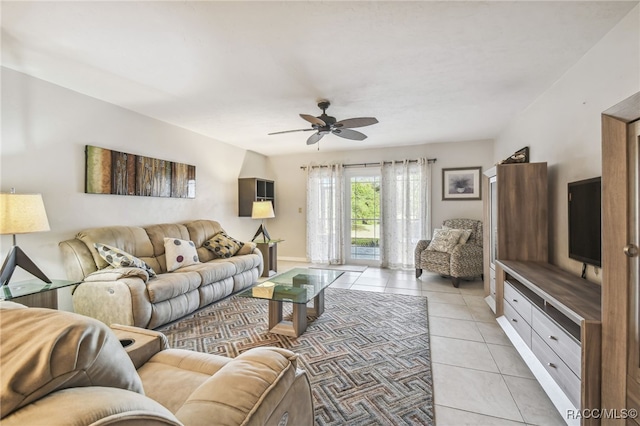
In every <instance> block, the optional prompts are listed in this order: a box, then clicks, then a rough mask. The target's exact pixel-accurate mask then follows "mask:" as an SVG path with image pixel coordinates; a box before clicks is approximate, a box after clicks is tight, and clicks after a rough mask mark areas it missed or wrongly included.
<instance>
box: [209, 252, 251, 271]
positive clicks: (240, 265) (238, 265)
mask: <svg viewBox="0 0 640 426" xmlns="http://www.w3.org/2000/svg"><path fill="white" fill-rule="evenodd" d="M220 261H222V262H227V263H231V264H233V266H235V273H236V274H239V273H242V272H245V271H248V270H250V269H253V268H257V267H258V266H259V265H260V263H262V257H261V256H260V255H257V254H245V255H244V256H233V257H230V258H229V259H215V260H213V261H212V262H209V263H217V262H220Z"/></svg>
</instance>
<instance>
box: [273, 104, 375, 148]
mask: <svg viewBox="0 0 640 426" xmlns="http://www.w3.org/2000/svg"><path fill="white" fill-rule="evenodd" d="M329 105H331V103H330V102H329V101H327V100H322V101H320V102H318V108H320V109H321V110H322V115H320V116H318V117H314V116H313V115H309V114H300V117H302V118H304V119H305V120H307V121H308V122H309V123H311V128H310V129H297V130H285V131H283V132H274V133H269V134H270V135H278V134H281V133H292V132H309V131H312V130H313V131H316V132H317V133H315V134H313V135H311V136H310V137H309V139H307V145H313V144H314V143H317V142H318V141H319V140H320V139H322V138H323V137H324V135H327V134H329V133H333V134H334V135H336V136H340V137H341V138H345V139H352V140H355V141H362V140H365V139H366V138H367V135H365V134H364V133H360V132H357V131H355V130H351V129H352V128H354V127H364V126H370V125H372V124H376V123H377V122H378V120H377V119H375V118H373V117H360V118H347V119H346V120H340V121H336V118H335V117H331V116H328V115H327V108H329Z"/></svg>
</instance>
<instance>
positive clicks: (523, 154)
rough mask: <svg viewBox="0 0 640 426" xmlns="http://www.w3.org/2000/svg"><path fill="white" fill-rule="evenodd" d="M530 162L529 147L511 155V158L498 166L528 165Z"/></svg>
mask: <svg viewBox="0 0 640 426" xmlns="http://www.w3.org/2000/svg"><path fill="white" fill-rule="evenodd" d="M528 162H529V147H528V146H525V147H524V148H522V149H519V150H517V151H516V152H514V153H513V155H510V156H509V158H507V159H505V160H502V161H501V162H500V163H498V164H513V163H528Z"/></svg>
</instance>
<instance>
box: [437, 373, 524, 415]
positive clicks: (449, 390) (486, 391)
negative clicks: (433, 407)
mask: <svg viewBox="0 0 640 426" xmlns="http://www.w3.org/2000/svg"><path fill="white" fill-rule="evenodd" d="M433 383H434V399H435V404H437V405H443V406H447V407H451V408H456V409H459V410H464V411H470V412H474V413H478V414H482V415H485V416H492V417H499V418H502V419H507V420H513V421H516V422H523V419H522V416H521V415H520V411H519V410H518V407H517V406H516V403H515V401H514V400H513V398H512V397H511V393H510V392H509V389H508V388H507V385H506V383H505V381H504V380H503V378H502V376H501V375H500V374H498V373H490V372H487V371H479V370H472V369H469V368H462V367H456V366H452V365H446V364H439V363H434V364H433Z"/></svg>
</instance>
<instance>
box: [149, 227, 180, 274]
mask: <svg viewBox="0 0 640 426" xmlns="http://www.w3.org/2000/svg"><path fill="white" fill-rule="evenodd" d="M144 230H145V231H146V232H147V235H148V236H149V240H150V241H151V245H152V246H153V256H154V258H155V259H156V261H157V262H158V267H157V268H156V265H154V264H152V263H151V262H147V263H149V264H150V265H151V266H153V267H154V269H156V272H167V261H166V259H165V255H164V239H165V238H178V239H180V240H191V238H190V237H189V232H188V231H187V228H186V227H185V226H184V225H181V224H179V223H161V224H157V225H150V226H146V227H145V228H144Z"/></svg>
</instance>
